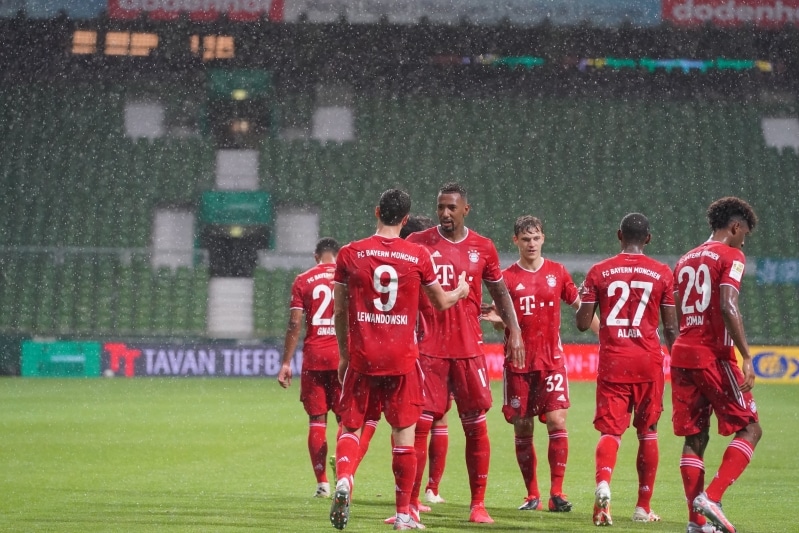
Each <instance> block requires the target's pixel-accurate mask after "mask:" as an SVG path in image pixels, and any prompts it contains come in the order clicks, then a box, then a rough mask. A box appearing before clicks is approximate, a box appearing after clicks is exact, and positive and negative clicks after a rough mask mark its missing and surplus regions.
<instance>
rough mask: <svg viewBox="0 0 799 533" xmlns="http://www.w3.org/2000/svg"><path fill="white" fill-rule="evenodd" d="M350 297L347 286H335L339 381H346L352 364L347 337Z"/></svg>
mask: <svg viewBox="0 0 799 533" xmlns="http://www.w3.org/2000/svg"><path fill="white" fill-rule="evenodd" d="M349 306H350V295H349V292H347V286H346V285H342V284H341V283H336V284H334V285H333V324H334V325H335V328H336V341H338V380H339V381H341V382H343V381H344V374H345V373H346V372H347V367H348V366H349V364H350V352H349V350H348V349H347V336H348V334H349V317H348V316H347V314H348V310H349Z"/></svg>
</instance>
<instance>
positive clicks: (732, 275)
mask: <svg viewBox="0 0 799 533" xmlns="http://www.w3.org/2000/svg"><path fill="white" fill-rule="evenodd" d="M745 266H746V259H745V258H744V254H743V252H742V251H741V250H738V249H737V248H733V247H731V246H728V245H726V244H723V243H720V242H715V241H707V242H705V243H704V244H702V245H700V246H698V247H696V248H694V249H693V250H691V251H690V252H688V253H687V254H685V255H684V256H682V257H681V258H680V260H679V261H677V266H676V267H675V268H674V280H675V284H676V288H677V290H678V291H679V302H678V303H679V305H680V310H681V315H682V316H681V318H680V335H679V336H678V337H677V340H676V341H675V343H674V348H673V349H672V353H671V364H672V366H677V367H681V368H705V367H707V366H709V365H710V364H711V363H712V362H713V361H715V360H716V359H725V360H728V361H730V362H733V363H735V364H737V363H736V359H735V350H734V349H733V342H732V338H731V337H730V335H729V333H727V328H726V326H725V325H724V318H723V317H722V314H721V286H722V285H730V286H732V287H734V288H735V290H737V291H739V290H740V289H741V279H742V278H743V275H744V269H745Z"/></svg>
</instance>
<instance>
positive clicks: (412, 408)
mask: <svg viewBox="0 0 799 533" xmlns="http://www.w3.org/2000/svg"><path fill="white" fill-rule="evenodd" d="M390 380H391V381H393V382H395V383H396V386H395V387H394V388H393V390H391V388H389V387H387V388H386V390H385V391H384V394H385V396H384V398H385V399H384V401H383V402H382V403H383V405H384V406H385V414H386V421H387V422H388V423H389V424H390V425H391V428H392V429H391V435H392V441H393V443H394V444H393V446H392V450H391V456H392V463H391V465H392V470H393V472H394V486H395V504H396V516H395V521H394V529H400V530H402V529H422V528H423V527H424V526H422V525H421V524H420V523H419V516H418V513H414V510H413V502H412V500H411V492H412V489H413V484H414V480H415V479H416V466H417V461H416V450H415V446H414V444H415V440H416V428H415V424H416V421H417V420H418V419H419V418H420V415H421V413H422V405H423V404H424V392H423V385H422V374H421V372H420V371H419V369H418V367H414V371H412V372H410V373H409V374H407V375H405V376H398V377H392V378H390Z"/></svg>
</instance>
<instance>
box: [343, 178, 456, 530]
mask: <svg viewBox="0 0 799 533" xmlns="http://www.w3.org/2000/svg"><path fill="white" fill-rule="evenodd" d="M410 207H411V199H410V196H408V194H407V193H405V192H404V191H400V190H398V189H390V190H387V191H386V192H384V193H383V194H382V195H381V197H380V202H379V204H378V206H377V207H376V208H375V216H376V217H377V220H378V222H377V232H376V233H375V235H373V236H371V237H368V238H366V239H362V240H359V241H354V242H351V243H350V244H348V245H346V246H344V247H343V248H342V249H341V250H340V252H339V255H338V258H337V260H336V271H335V275H334V278H333V280H334V283H335V285H334V289H333V293H334V317H335V329H336V338H337V340H338V349H339V367H338V375H339V380H341V382H342V392H341V399H340V404H339V407H340V410H339V413H340V414H341V423H342V426H343V429H342V433H341V436H340V437H339V439H338V442H337V444H336V472H337V478H338V479H337V482H336V490H335V493H334V495H333V503H332V505H331V508H330V521H331V523H332V524H333V526H334V527H335V528H337V529H343V528H344V527H345V526H346V525H347V522H348V520H349V504H350V494H351V491H352V486H353V472H354V470H353V467H354V462H355V459H357V458H358V457H359V455H360V449H359V442H358V441H359V436H360V433H361V428H362V427H363V425H364V422H365V421H366V420H369V419H375V418H377V417H378V416H379V415H380V414H381V413H383V414H385V417H386V421H387V422H388V423H389V424H390V425H391V435H392V439H393V443H394V445H393V449H392V457H393V461H392V469H393V472H394V481H395V487H396V492H395V499H396V512H397V517H396V521H395V522H394V529H400V530H402V529H423V528H424V526H422V525H421V524H419V523H418V521H416V520H414V519H413V518H412V517H411V516H410V497H411V489H412V488H413V483H414V479H415V477H416V451H415V449H414V447H413V444H414V433H415V425H416V421H417V420H418V419H419V416H420V415H421V412H422V406H423V403H424V390H423V384H422V381H423V374H422V372H421V369H420V367H419V360H418V359H419V350H418V346H417V342H416V318H417V313H418V309H419V300H420V299H419V291H420V290H424V291H425V293H426V294H427V296H428V298H429V299H430V300H429V301H430V303H431V305H433V306H434V307H435V308H436V309H440V310H444V309H447V308H449V307H451V306H453V305H455V304H457V302H458V301H459V300H460V299H462V298H466V297H468V295H469V285H468V283H466V281H465V276H464V275H461V276H460V277H459V278H458V279H457V281H455V282H454V283H453V284H452V286H453V287H454V288H453V290H451V291H449V292H445V291H444V289H442V287H441V285H440V284H439V283H438V280H437V279H436V275H435V271H434V270H433V263H432V261H431V258H430V254H429V252H428V251H427V250H425V249H424V248H423V247H421V246H419V245H416V244H412V243H410V242H408V241H407V240H403V239H401V238H400V237H399V233H400V229H401V228H402V226H403V225H404V224H405V223H406V222H407V220H408V213H409V211H410Z"/></svg>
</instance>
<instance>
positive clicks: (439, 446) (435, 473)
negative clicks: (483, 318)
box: [400, 215, 449, 511]
mask: <svg viewBox="0 0 799 533" xmlns="http://www.w3.org/2000/svg"><path fill="white" fill-rule="evenodd" d="M434 225H435V224H434V223H433V220H432V219H430V218H429V217H426V216H424V215H411V217H410V219H409V220H408V223H407V224H405V226H403V227H402V231H401V232H400V237H402V238H403V239H406V238H407V237H408V235H410V234H411V233H416V232H417V231H422V230H425V229H428V228H432V227H433V226H434ZM422 298H425V297H424V296H422ZM420 326H421V327H420V330H419V331H420V338H421V337H423V336H424V325H423V324H420ZM448 449H449V426H448V424H447V414H446V413H444V416H442V417H441V418H439V419H437V420H434V421H433V427H432V429H431V431H430V445H429V448H428V454H427V461H428V476H427V486H426V487H425V501H426V502H427V503H444V498H443V497H442V496H441V495H440V494H439V492H438V487H439V485H440V483H441V478H442V477H443V476H444V468H445V467H446V464H447V450H448ZM417 468H421V469H422V471H423V470H424V460H423V461H422V464H421V465H418V464H417ZM422 471H417V477H418V476H420V475H422ZM416 503H417V504H418V509H419V510H420V511H429V510H430V508H429V507H427V506H423V505H421V503H419V502H416Z"/></svg>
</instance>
